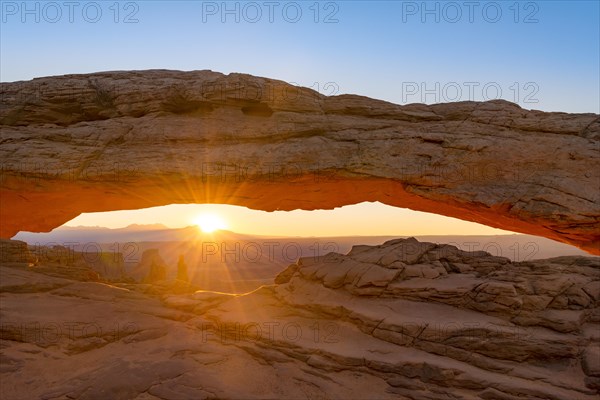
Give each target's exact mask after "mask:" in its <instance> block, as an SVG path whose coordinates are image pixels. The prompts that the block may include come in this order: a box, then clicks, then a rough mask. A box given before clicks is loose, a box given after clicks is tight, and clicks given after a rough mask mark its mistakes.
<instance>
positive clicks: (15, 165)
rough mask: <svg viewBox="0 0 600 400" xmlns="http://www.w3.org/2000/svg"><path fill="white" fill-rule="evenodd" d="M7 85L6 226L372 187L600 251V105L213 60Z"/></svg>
mask: <svg viewBox="0 0 600 400" xmlns="http://www.w3.org/2000/svg"><path fill="white" fill-rule="evenodd" d="M0 94H1V99H2V103H1V106H0V127H1V130H2V136H1V142H0V154H1V157H2V177H1V186H0V195H1V196H0V200H1V201H0V217H1V229H0V236H1V237H3V238H9V237H11V236H13V235H14V234H16V233H17V232H18V231H21V230H26V231H48V230H51V229H53V228H55V227H57V226H60V225H61V224H63V223H65V222H66V221H68V220H70V219H72V218H74V217H76V216H77V215H79V214H80V213H82V212H95V211H109V210H122V209H137V208H143V207H150V206H157V205H165V204H173V203H224V204H236V205H242V206H247V207H250V208H254V209H260V210H266V211H272V210H292V209H298V208H300V209H306V210H313V209H330V208H334V207H338V206H343V205H347V204H354V203H358V202H362V201H380V202H382V203H385V204H389V205H392V206H398V207H407V208H411V209H414V210H420V211H427V212H433V213H438V214H443V215H447V216H452V217H457V218H461V219H464V220H469V221H475V222H479V223H482V224H485V225H489V226H493V227H497V228H503V229H507V230H512V231H517V232H523V233H530V234H534V235H539V236H545V237H547V238H550V239H554V240H558V241H561V242H565V243H570V244H573V245H576V246H578V247H580V248H582V249H584V250H586V251H588V252H590V253H593V254H600V229H599V225H600V221H599V220H600V206H599V204H600V188H599V185H600V119H599V116H598V115H597V114H567V113H558V112H556V113H547V112H540V111H530V110H525V109H522V108H520V107H519V106H517V105H515V104H512V103H509V102H506V101H501V100H497V101H489V102H458V103H446V104H436V105H423V104H410V105H405V106H399V105H395V104H391V103H388V102H384V101H380V100H374V99H370V98H366V97H362V96H355V95H340V96H332V97H327V96H323V95H320V94H318V93H317V92H315V91H312V90H310V89H306V88H299V87H296V86H292V85H289V84H286V83H284V82H281V81H277V80H272V79H266V78H258V77H253V76H250V75H243V74H230V75H223V74H220V73H216V72H212V71H194V72H180V71H166V70H151V71H132V72H105V73H95V74H87V75H66V76H59V77H47V78H38V79H34V80H32V81H26V82H14V83H2V84H0ZM399 223H400V222H399Z"/></svg>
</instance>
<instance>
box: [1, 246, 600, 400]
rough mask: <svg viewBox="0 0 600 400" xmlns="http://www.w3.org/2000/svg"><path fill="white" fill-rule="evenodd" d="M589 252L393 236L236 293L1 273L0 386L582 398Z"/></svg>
mask: <svg viewBox="0 0 600 400" xmlns="http://www.w3.org/2000/svg"><path fill="white" fill-rule="evenodd" d="M599 260H600V259H599V258H592V257H559V258H553V259H547V260H535V261H529V262H510V261H509V260H508V259H505V258H502V257H494V256H491V255H490V254H489V253H486V252H464V251H460V250H458V249H457V248H455V247H453V246H447V245H438V244H434V243H421V242H417V241H416V240H414V239H406V240H392V241H389V242H386V243H384V244H382V245H380V246H355V247H354V248H353V249H352V251H350V252H349V253H348V254H346V255H342V254H336V253H330V254H328V255H326V256H320V257H316V258H312V257H310V258H303V259H300V260H298V262H297V263H295V264H293V265H291V266H290V267H289V268H287V269H286V270H285V271H283V272H282V273H281V274H280V275H279V276H278V277H277V280H276V281H277V283H276V284H274V285H270V286H264V287H262V288H260V289H258V290H256V291H254V292H251V293H248V294H245V295H230V294H224V293H216V292H205V291H198V292H195V293H193V294H186V295H177V294H172V293H169V292H168V291H163V292H162V294H160V293H157V292H154V293H152V294H151V295H147V294H145V291H146V286H149V285H145V284H141V285H136V284H128V285H119V284H115V285H112V286H110V285H106V284H101V283H95V282H74V281H72V280H68V279H61V278H57V277H50V276H46V275H43V274H40V273H36V272H34V271H32V269H31V268H20V267H18V266H12V267H10V268H9V267H6V266H0V293H1V295H2V323H1V327H0V328H1V329H0V334H1V341H0V344H1V346H0V349H1V350H0V361H1V362H0V367H1V368H0V378H1V379H2V382H3V384H2V385H0V395H1V397H2V398H6V399H11V398H25V397H34V398H73V399H86V398H105V397H107V396H108V397H110V398H123V399H125V398H139V399H142V398H173V399H174V398H282V397H286V398H294V399H309V398H339V399H348V398H353V399H373V398H376V399H398V398H400V399H419V400H420V399H441V398H457V399H511V400H517V399H523V398H527V399H553V400H557V399H565V400H577V399H580V400H588V399H589V400H592V399H597V398H598V394H599V393H600V381H599V379H600V365H599V363H598V352H599V346H600V334H599V332H600V307H599V306H600V261H599ZM75 321H76V322H75ZM123 354H127V357H126V358H123V357H122V355H123ZM67 366H68V368H67ZM49 381H51V382H52V385H49V384H48V382H49ZM25 383H26V384H25Z"/></svg>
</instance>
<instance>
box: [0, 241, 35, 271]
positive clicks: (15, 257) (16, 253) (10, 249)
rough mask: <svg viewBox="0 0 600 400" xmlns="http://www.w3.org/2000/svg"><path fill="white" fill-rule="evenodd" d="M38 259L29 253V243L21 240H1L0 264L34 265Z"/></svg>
mask: <svg viewBox="0 0 600 400" xmlns="http://www.w3.org/2000/svg"><path fill="white" fill-rule="evenodd" d="M36 261H37V260H36V257H35V256H34V255H33V254H32V253H31V252H30V251H29V247H27V243H25V242H22V241H20V240H7V239H0V262H2V263H22V264H25V265H30V264H34V263H35V262H36Z"/></svg>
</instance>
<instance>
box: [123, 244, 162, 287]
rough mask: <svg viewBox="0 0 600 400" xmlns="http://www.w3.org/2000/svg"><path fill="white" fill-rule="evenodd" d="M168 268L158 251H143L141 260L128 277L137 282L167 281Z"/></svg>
mask: <svg viewBox="0 0 600 400" xmlns="http://www.w3.org/2000/svg"><path fill="white" fill-rule="evenodd" d="M170 272H171V271H170V268H169V266H168V265H167V263H166V262H165V260H163V258H162V257H161V255H160V252H159V251H158V249H148V250H144V252H143V253H142V259H141V260H140V262H139V263H138V265H136V266H135V267H134V268H133V269H132V270H131V272H130V273H129V275H130V276H131V277H132V278H133V279H135V280H136V281H138V282H146V283H156V282H158V281H164V280H166V279H167V274H168V273H170Z"/></svg>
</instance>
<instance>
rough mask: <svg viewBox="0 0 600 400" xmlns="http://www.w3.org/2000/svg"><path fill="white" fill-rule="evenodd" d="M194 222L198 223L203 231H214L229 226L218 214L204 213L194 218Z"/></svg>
mask: <svg viewBox="0 0 600 400" xmlns="http://www.w3.org/2000/svg"><path fill="white" fill-rule="evenodd" d="M194 224H196V225H198V226H199V227H200V229H202V232H204V233H212V232H214V231H218V230H220V229H225V228H227V224H226V223H225V221H224V220H223V218H221V217H220V216H218V215H217V214H202V215H199V216H198V217H196V219H194Z"/></svg>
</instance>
